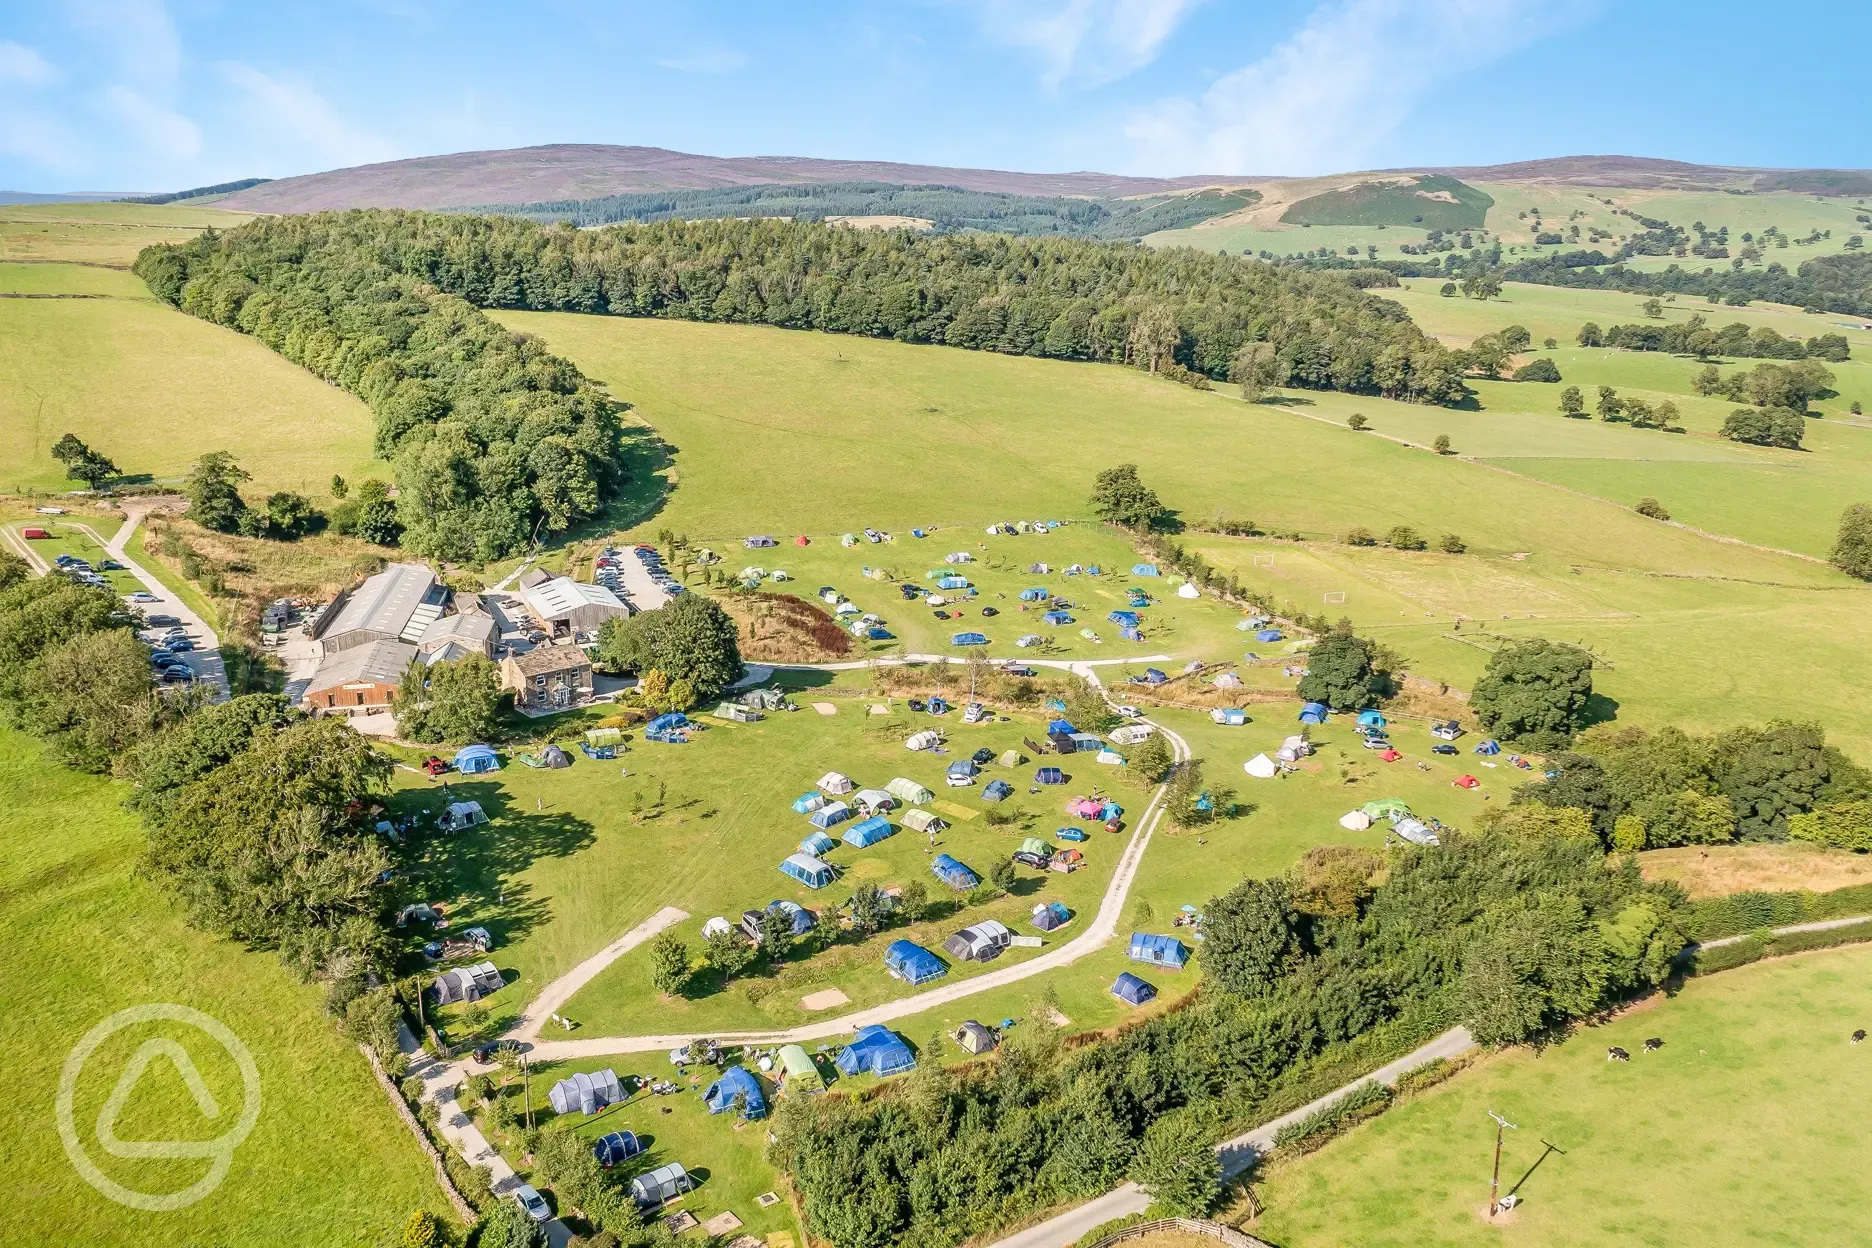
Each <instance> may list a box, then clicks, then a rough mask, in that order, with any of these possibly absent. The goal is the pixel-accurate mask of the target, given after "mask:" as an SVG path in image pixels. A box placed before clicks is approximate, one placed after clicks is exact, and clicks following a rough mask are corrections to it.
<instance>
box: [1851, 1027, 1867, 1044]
mask: <svg viewBox="0 0 1872 1248" xmlns="http://www.w3.org/2000/svg"><path fill="white" fill-rule="evenodd" d="M1863 1039H1865V1028H1863V1027H1861V1028H1860V1029H1859V1030H1858V1031H1855V1032H1853V1034H1852V1042H1853V1043H1854V1044H1858V1043H1859V1042H1860V1041H1861V1040H1863Z"/></svg>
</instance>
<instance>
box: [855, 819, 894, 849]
mask: <svg viewBox="0 0 1872 1248" xmlns="http://www.w3.org/2000/svg"><path fill="white" fill-rule="evenodd" d="M896 834H897V829H896V828H894V827H892V826H891V821H890V820H888V819H886V818H885V817H884V816H883V815H872V816H871V817H870V818H869V819H861V820H859V821H858V822H857V823H854V824H852V826H851V827H849V828H846V829H845V835H844V836H843V837H842V838H841V839H842V840H843V841H844V842H845V843H846V844H847V845H850V846H852V847H853V848H854V849H863V848H865V847H866V846H867V845H875V844H877V843H878V842H879V841H881V840H884V839H885V838H887V837H891V836H895V835H896Z"/></svg>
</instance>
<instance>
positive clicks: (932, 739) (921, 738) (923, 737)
mask: <svg viewBox="0 0 1872 1248" xmlns="http://www.w3.org/2000/svg"><path fill="white" fill-rule="evenodd" d="M941 744H942V734H941V733H940V732H937V731H936V730H935V729H933V728H925V729H924V730H923V731H922V732H917V733H912V734H911V735H910V739H909V740H907V741H905V742H904V749H906V750H933V749H935V748H936V747H937V746H939V745H941Z"/></svg>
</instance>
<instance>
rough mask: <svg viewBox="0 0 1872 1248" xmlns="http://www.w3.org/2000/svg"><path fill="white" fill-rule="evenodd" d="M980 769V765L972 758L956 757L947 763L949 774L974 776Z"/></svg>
mask: <svg viewBox="0 0 1872 1248" xmlns="http://www.w3.org/2000/svg"><path fill="white" fill-rule="evenodd" d="M980 770H981V766H980V765H979V764H978V763H976V761H975V760H974V759H972V758H958V759H956V760H955V762H953V763H950V764H949V774H950V775H952V776H974V775H975V774H976V773H977V772H979V771H980Z"/></svg>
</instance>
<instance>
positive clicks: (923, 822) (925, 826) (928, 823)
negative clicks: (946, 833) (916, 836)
mask: <svg viewBox="0 0 1872 1248" xmlns="http://www.w3.org/2000/svg"><path fill="white" fill-rule="evenodd" d="M903 826H904V827H906V828H909V829H910V830H911V831H912V832H940V831H942V830H943V829H944V828H946V827H948V826H949V825H948V824H947V823H945V822H943V821H942V819H940V818H938V817H937V815H936V813H935V812H934V811H928V810H907V811H905V812H904V817H903Z"/></svg>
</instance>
